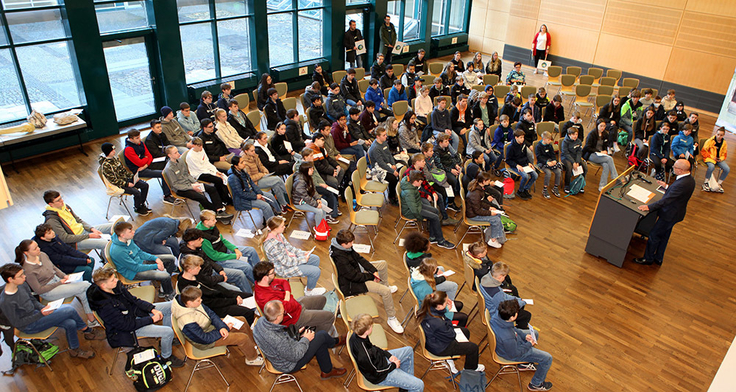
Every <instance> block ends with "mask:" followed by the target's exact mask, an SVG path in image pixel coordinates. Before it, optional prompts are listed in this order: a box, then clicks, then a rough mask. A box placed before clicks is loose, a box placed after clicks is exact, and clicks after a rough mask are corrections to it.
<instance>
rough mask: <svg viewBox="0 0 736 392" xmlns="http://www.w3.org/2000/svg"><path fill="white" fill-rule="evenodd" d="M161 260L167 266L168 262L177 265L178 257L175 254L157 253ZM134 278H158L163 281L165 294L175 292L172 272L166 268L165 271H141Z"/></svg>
mask: <svg viewBox="0 0 736 392" xmlns="http://www.w3.org/2000/svg"><path fill="white" fill-rule="evenodd" d="M156 257H158V258H159V259H161V261H162V262H163V263H164V266H165V267H168V266H167V264H168V265H169V266H170V265H174V266H175V265H176V257H174V256H173V255H166V254H163V255H156ZM150 263H153V262H147V263H146V264H150ZM133 279H134V280H158V281H159V282H160V283H161V290H163V292H164V294H173V293H174V286H173V285H172V284H171V272H169V271H167V270H166V269H164V270H163V271H159V270H157V269H155V270H148V271H141V272H138V273H137V274H135V277H134V278H133Z"/></svg>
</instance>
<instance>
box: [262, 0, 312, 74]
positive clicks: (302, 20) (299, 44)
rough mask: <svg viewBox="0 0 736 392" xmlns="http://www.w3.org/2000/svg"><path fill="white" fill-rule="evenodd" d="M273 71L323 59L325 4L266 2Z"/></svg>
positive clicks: (297, 0) (302, 0) (287, 0)
mask: <svg viewBox="0 0 736 392" xmlns="http://www.w3.org/2000/svg"><path fill="white" fill-rule="evenodd" d="M266 11H267V13H268V53H269V58H270V62H271V67H278V66H280V65H285V64H294V63H299V62H303V61H309V60H314V59H318V58H320V57H322V54H323V48H324V43H323V40H322V36H323V34H322V32H323V30H324V24H323V22H322V18H323V16H324V4H323V1H322V0H267V1H266Z"/></svg>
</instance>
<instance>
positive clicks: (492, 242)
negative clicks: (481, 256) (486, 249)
mask: <svg viewBox="0 0 736 392" xmlns="http://www.w3.org/2000/svg"><path fill="white" fill-rule="evenodd" d="M487 244H488V246H490V247H491V248H496V249H499V248H501V246H503V245H501V243H500V242H498V241H496V240H495V239H490V240H488V242H487Z"/></svg>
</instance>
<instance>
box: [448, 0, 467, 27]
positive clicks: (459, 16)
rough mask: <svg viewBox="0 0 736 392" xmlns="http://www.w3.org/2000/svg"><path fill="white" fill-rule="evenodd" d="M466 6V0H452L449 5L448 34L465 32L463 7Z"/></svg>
mask: <svg viewBox="0 0 736 392" xmlns="http://www.w3.org/2000/svg"><path fill="white" fill-rule="evenodd" d="M467 6H468V2H467V0H459V1H458V0H454V1H453V2H452V7H450V19H449V21H448V23H447V25H448V29H449V32H448V34H455V33H462V32H465V20H466V19H467V18H466V17H465V9H466V7H467Z"/></svg>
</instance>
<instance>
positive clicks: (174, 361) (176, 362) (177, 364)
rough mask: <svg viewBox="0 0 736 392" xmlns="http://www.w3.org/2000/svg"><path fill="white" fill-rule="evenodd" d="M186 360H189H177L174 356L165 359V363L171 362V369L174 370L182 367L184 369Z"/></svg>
mask: <svg viewBox="0 0 736 392" xmlns="http://www.w3.org/2000/svg"><path fill="white" fill-rule="evenodd" d="M186 360H187V359H186V358H184V359H181V358H177V357H176V356H175V355H173V354H172V355H171V356H170V357H168V358H164V362H171V367H172V368H180V367H183V366H184V362H186Z"/></svg>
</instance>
